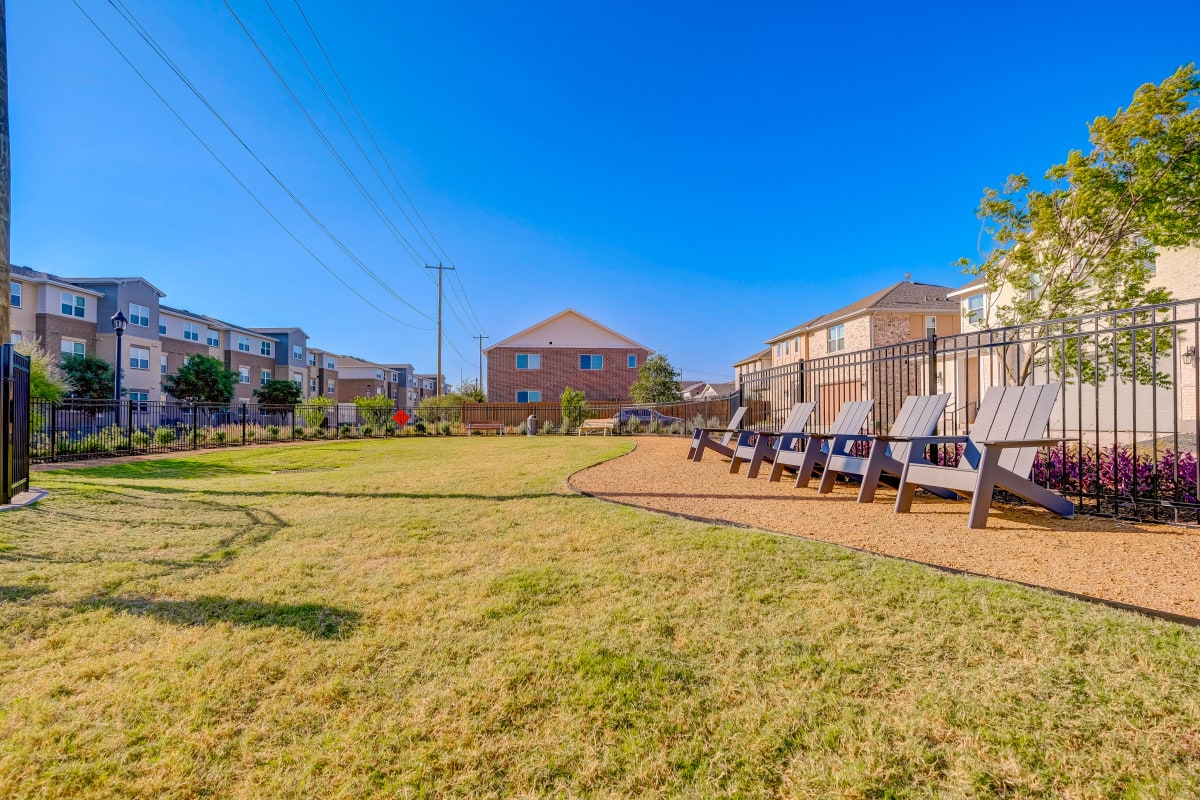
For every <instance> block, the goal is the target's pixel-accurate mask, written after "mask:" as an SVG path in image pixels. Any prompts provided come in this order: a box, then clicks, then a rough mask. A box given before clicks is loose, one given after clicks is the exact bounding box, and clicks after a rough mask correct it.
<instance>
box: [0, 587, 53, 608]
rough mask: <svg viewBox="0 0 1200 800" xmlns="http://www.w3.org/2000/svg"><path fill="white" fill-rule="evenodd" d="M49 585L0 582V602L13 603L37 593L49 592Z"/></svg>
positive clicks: (34, 595)
mask: <svg viewBox="0 0 1200 800" xmlns="http://www.w3.org/2000/svg"><path fill="white" fill-rule="evenodd" d="M49 593H50V587H49V586H5V585H3V584H0V603H15V602H17V601H19V600H28V599H29V598H31V597H37V596H38V595H39V594H49Z"/></svg>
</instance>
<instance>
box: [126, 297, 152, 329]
mask: <svg viewBox="0 0 1200 800" xmlns="http://www.w3.org/2000/svg"><path fill="white" fill-rule="evenodd" d="M129 324H130V325H137V326H138V327H141V328H149V327H150V309H148V308H146V307H145V306H139V305H138V304H137V303H130V304H129Z"/></svg>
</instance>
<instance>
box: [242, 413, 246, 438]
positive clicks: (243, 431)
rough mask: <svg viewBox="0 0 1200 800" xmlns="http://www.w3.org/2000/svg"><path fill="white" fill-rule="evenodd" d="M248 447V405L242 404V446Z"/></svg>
mask: <svg viewBox="0 0 1200 800" xmlns="http://www.w3.org/2000/svg"><path fill="white" fill-rule="evenodd" d="M245 445H246V403H245V402H243V403H242V446H243V447H244V446H245Z"/></svg>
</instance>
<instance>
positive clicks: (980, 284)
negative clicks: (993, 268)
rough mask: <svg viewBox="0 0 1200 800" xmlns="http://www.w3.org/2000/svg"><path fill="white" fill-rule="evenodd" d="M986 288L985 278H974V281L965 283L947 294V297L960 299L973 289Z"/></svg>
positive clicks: (980, 276) (981, 276)
mask: <svg viewBox="0 0 1200 800" xmlns="http://www.w3.org/2000/svg"><path fill="white" fill-rule="evenodd" d="M986 286H987V278H986V277H984V276H983V275H979V276H976V277H975V278H974V279H972V280H970V281H967V282H966V283H964V284H963V285H962V286H960V287H958V288H957V289H955V290H954V291H953V292H950V293H949V294H947V295H946V296H947V297H961V296H962V295H964V294H967V293H973V290H975V289H982V288H984V287H986Z"/></svg>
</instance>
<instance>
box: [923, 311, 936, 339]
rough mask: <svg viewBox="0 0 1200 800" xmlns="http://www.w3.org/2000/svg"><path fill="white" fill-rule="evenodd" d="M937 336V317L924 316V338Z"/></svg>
mask: <svg viewBox="0 0 1200 800" xmlns="http://www.w3.org/2000/svg"><path fill="white" fill-rule="evenodd" d="M930 336H937V317H935V316H933V315H929V316H927V317H925V338H926V339H928V338H929V337H930Z"/></svg>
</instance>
